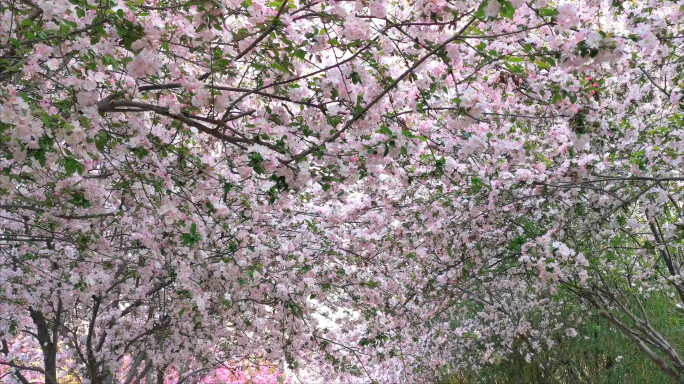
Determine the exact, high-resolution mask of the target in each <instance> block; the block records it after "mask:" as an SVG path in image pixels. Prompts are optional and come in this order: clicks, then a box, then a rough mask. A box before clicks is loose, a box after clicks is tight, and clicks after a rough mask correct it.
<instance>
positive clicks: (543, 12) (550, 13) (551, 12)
mask: <svg viewBox="0 0 684 384" xmlns="http://www.w3.org/2000/svg"><path fill="white" fill-rule="evenodd" d="M539 14H540V15H542V16H558V10H557V9H556V8H553V9H551V8H542V9H540V10H539Z"/></svg>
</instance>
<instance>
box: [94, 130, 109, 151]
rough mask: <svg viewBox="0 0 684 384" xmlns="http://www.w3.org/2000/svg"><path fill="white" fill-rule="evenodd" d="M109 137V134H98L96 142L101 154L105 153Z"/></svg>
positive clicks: (102, 132)
mask: <svg viewBox="0 0 684 384" xmlns="http://www.w3.org/2000/svg"><path fill="white" fill-rule="evenodd" d="M108 138H109V137H108V135H107V132H104V131H100V132H98V134H97V140H96V141H95V146H96V147H97V149H98V150H99V151H100V152H104V150H105V145H107V140H108Z"/></svg>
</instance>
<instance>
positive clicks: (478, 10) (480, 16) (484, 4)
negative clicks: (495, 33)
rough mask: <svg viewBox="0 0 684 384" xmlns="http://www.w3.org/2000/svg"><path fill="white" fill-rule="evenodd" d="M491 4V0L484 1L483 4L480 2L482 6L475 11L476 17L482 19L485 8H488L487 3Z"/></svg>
mask: <svg viewBox="0 0 684 384" xmlns="http://www.w3.org/2000/svg"><path fill="white" fill-rule="evenodd" d="M488 4H489V1H483V2H482V4H480V7H479V8H477V12H475V17H477V18H479V19H482V18H484V17H485V8H487V5H488Z"/></svg>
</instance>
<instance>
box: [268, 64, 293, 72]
mask: <svg viewBox="0 0 684 384" xmlns="http://www.w3.org/2000/svg"><path fill="white" fill-rule="evenodd" d="M271 65H272V66H273V68H275V69H277V70H279V71H280V72H282V73H290V71H288V70H287V68H285V67H284V66H282V65H280V64H278V63H271Z"/></svg>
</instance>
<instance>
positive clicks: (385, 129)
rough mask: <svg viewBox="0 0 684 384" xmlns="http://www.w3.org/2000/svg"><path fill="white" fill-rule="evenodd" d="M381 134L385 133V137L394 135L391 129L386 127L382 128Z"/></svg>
mask: <svg viewBox="0 0 684 384" xmlns="http://www.w3.org/2000/svg"><path fill="white" fill-rule="evenodd" d="M380 132H382V133H384V134H385V135H388V136H391V135H392V130H390V129H389V128H387V127H385V126H384V125H383V126H382V127H380Z"/></svg>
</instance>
